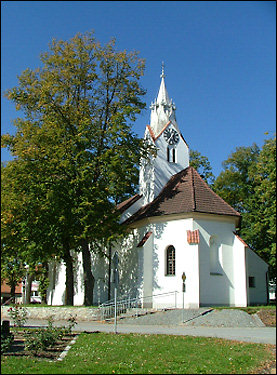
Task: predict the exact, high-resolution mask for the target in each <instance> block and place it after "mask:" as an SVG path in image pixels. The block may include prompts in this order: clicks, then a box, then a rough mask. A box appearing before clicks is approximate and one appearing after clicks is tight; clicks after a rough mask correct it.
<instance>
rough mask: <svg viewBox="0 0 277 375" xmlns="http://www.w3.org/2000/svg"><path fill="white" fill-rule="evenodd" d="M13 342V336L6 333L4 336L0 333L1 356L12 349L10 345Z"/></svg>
mask: <svg viewBox="0 0 277 375" xmlns="http://www.w3.org/2000/svg"><path fill="white" fill-rule="evenodd" d="M13 342H14V335H13V334H12V333H8V334H7V335H4V334H3V333H1V354H3V353H5V352H8V351H10V350H11V348H12V344H13Z"/></svg>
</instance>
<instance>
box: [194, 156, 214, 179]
mask: <svg viewBox="0 0 277 375" xmlns="http://www.w3.org/2000/svg"><path fill="white" fill-rule="evenodd" d="M189 158H190V165H191V166H192V167H193V168H195V169H196V170H197V172H198V173H199V174H200V175H201V177H202V178H203V179H204V180H205V181H206V182H207V184H208V185H213V183H214V178H215V177H214V174H213V172H212V167H211V164H210V162H209V160H208V158H207V157H206V156H203V155H201V154H200V152H198V151H195V150H190V152H189Z"/></svg>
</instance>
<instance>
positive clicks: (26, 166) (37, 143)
mask: <svg viewBox="0 0 277 375" xmlns="http://www.w3.org/2000/svg"><path fill="white" fill-rule="evenodd" d="M41 61H42V64H43V66H42V68H41V69H37V70H34V71H31V70H30V69H27V70H26V71H25V72H23V73H22V74H21V76H20V77H19V85H18V86H17V87H15V88H13V89H11V90H8V91H7V93H6V96H7V97H8V98H9V99H10V100H12V101H13V102H14V103H15V104H16V107H17V108H18V109H21V110H23V111H24V115H25V117H24V119H17V120H16V121H15V123H14V124H15V126H16V127H17V133H16V135H15V136H11V135H5V136H4V137H2V144H3V145H4V146H7V147H9V149H10V150H11V152H12V153H13V155H15V156H16V158H17V160H18V161H19V164H18V165H19V166H20V168H22V174H23V175H24V178H25V179H28V184H27V185H29V187H28V189H25V188H24V187H22V188H21V189H22V190H23V192H24V194H25V195H27V196H29V195H30V194H33V195H34V196H35V197H37V199H35V202H36V203H37V204H38V208H37V216H36V226H38V227H39V226H41V227H42V228H43V232H44V234H45V232H47V234H48V235H47V238H48V239H49V238H50V239H51V241H52V243H51V246H50V247H49V249H51V250H50V251H52V252H54V253H57V255H58V256H60V257H61V258H62V259H63V260H64V262H65V264H66V276H67V277H66V286H67V293H66V295H67V303H68V304H72V303H73V264H72V253H71V250H72V249H75V250H79V249H80V250H81V251H82V252H83V258H84V273H85V279H86V281H87V282H86V283H85V294H86V297H85V301H86V304H92V302H93V301H92V299H91V297H90V298H87V296H88V295H89V289H93V283H94V279H93V275H92V273H91V269H90V267H86V265H87V261H86V260H87V259H88V258H87V256H88V254H87V250H88V244H89V243H90V244H92V246H91V248H92V249H97V251H103V249H104V248H106V246H107V244H108V243H109V242H111V241H113V240H114V239H115V238H117V237H118V236H122V235H123V234H124V233H123V228H122V226H119V224H118V213H117V212H116V210H115V202H116V201H117V200H118V199H119V197H121V196H124V194H125V192H126V191H127V192H128V193H132V191H133V189H134V187H135V184H136V181H137V175H138V173H137V170H136V168H135V166H138V164H139V160H140V158H141V156H146V155H147V154H148V150H149V147H147V146H146V145H145V144H144V142H143V141H142V140H141V139H139V138H138V137H137V136H136V135H135V134H134V133H133V132H132V127H131V125H132V121H134V120H135V119H136V115H137V114H139V113H140V112H141V110H142V109H143V108H144V107H145V103H143V102H142V100H141V97H142V96H143V95H144V94H145V91H144V90H143V89H142V88H141V87H140V85H139V79H140V77H141V76H142V74H143V71H144V61H143V60H142V59H140V58H139V57H138V53H137V52H130V53H127V52H126V51H119V52H118V51H116V49H115V40H111V41H110V42H109V43H107V44H106V45H104V46H101V45H100V43H98V42H97V41H96V40H95V38H94V36H93V33H86V34H84V35H81V34H77V35H76V36H75V37H74V38H72V39H71V40H70V41H68V42H67V41H55V40H54V41H53V42H52V44H51V45H50V51H49V52H47V53H44V54H42V55H41ZM14 178H15V179H16V177H14ZM26 190H27V191H26ZM28 202H29V206H28V208H26V209H27V210H29V211H30V212H31V211H32V204H33V203H32V200H31V199H28ZM31 217H33V215H31ZM34 232H35V230H33V231H32V233H30V228H29V239H31V238H32V241H33V242H34V243H35V244H38V243H39V241H40V240H39V238H36V234H35V233H34ZM49 234H50V235H49ZM44 237H45V235H44V236H43V238H44ZM90 295H91V294H90Z"/></svg>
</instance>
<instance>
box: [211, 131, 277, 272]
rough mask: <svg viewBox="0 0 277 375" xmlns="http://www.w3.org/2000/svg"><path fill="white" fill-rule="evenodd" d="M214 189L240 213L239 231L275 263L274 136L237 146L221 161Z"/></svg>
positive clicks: (264, 257) (270, 266) (260, 253)
mask: <svg viewBox="0 0 277 375" xmlns="http://www.w3.org/2000/svg"><path fill="white" fill-rule="evenodd" d="M223 167H224V171H223V172H221V173H220V175H219V176H218V178H217V179H216V180H215V183H214V186H213V189H214V190H215V192H216V193H217V194H218V195H219V196H221V197H222V198H223V199H224V200H225V201H226V202H227V203H229V204H230V205H231V206H232V207H234V208H235V209H236V210H237V211H238V212H240V213H241V215H242V223H241V229H240V235H241V236H242V237H243V239H244V240H245V241H246V242H247V243H248V245H249V246H250V247H251V248H252V249H253V250H254V251H255V252H256V253H257V254H258V255H259V256H260V257H261V258H262V259H264V260H265V261H266V262H267V263H268V264H269V276H270V278H273V277H275V266H276V257H275V251H276V196H275V194H276V138H274V139H268V140H266V141H265V143H264V145H263V147H262V149H261V150H260V149H259V147H258V146H257V145H256V144H253V145H252V146H249V147H239V148H237V149H236V151H235V152H233V153H232V154H231V155H230V157H229V158H228V159H227V160H226V161H225V162H223Z"/></svg>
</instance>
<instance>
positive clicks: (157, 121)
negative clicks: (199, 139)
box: [150, 62, 179, 136]
mask: <svg viewBox="0 0 277 375" xmlns="http://www.w3.org/2000/svg"><path fill="white" fill-rule="evenodd" d="M160 77H161V84H160V89H159V93H158V96H157V99H155V100H154V102H152V103H151V106H150V109H151V119H150V127H151V128H152V130H153V132H154V134H155V136H157V135H158V134H159V133H160V132H161V130H162V129H163V127H164V126H165V125H166V124H167V123H168V121H171V122H172V124H173V125H174V126H175V128H176V129H177V130H178V131H179V128H178V125H177V123H176V118H175V109H176V108H175V104H174V103H173V102H172V99H171V100H170V99H169V95H168V92H167V89H166V86H165V73H164V62H162V74H161V75H160Z"/></svg>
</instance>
